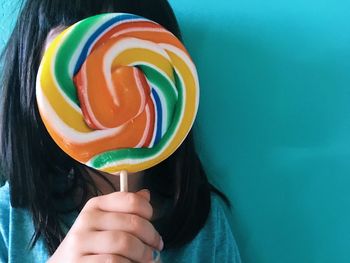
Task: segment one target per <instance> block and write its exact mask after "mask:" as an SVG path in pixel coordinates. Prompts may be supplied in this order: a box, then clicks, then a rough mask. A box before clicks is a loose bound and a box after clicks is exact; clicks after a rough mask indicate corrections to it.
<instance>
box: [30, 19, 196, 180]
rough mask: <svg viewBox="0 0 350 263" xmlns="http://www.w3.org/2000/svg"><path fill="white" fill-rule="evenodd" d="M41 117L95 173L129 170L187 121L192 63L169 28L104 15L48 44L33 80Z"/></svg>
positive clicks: (172, 144) (183, 130)
mask: <svg viewBox="0 0 350 263" xmlns="http://www.w3.org/2000/svg"><path fill="white" fill-rule="evenodd" d="M36 97H37V103H38V108H39V112H40V115H41V118H42V120H43V122H44V124H45V127H46V128H47V130H48V132H49V134H50V135H51V137H52V138H53V139H54V141H55V142H56V143H57V144H58V146H59V147H60V148H61V149H63V150H64V151H65V152H66V153H67V154H69V155H70V156H71V157H72V158H74V159H76V160H77V161H79V162H81V163H83V164H85V165H87V166H89V167H92V168H94V169H98V170H100V171H104V172H108V173H112V174H116V173H119V172H120V171H123V170H125V171H128V172H137V171H141V170H144V169H147V168H149V167H152V166H154V165H156V164H158V163H159V162H161V161H163V160H164V159H166V158H167V157H169V156H170V155H171V154H172V153H173V152H174V151H175V150H176V149H177V148H178V147H179V146H180V144H181V143H182V142H183V140H184V139H185V137H186V136H187V134H188V132H189V130H190V129H191V127H192V124H193V122H194V119H195V116H196V113H197V108H198V101H199V84H198V77H197V72H196V68H195V66H194V64H193V62H192V60H191V58H190V56H189V54H188V52H187V51H186V49H185V47H184V46H183V45H182V43H181V42H180V40H178V39H177V38H176V37H175V36H174V35H173V34H172V33H171V32H169V31H167V30H166V29H164V28H163V27H162V26H160V25H159V24H157V23H155V22H153V21H151V20H148V19H145V18H143V17H140V16H136V15H132V14H125V13H109V14H101V15H97V16H93V17H89V18H87V19H84V20H82V21H79V22H78V23H76V24H74V25H72V26H70V27H68V28H67V29H66V30H64V31H63V32H62V33H61V34H59V35H58V36H57V37H56V38H55V39H54V40H53V41H52V43H51V44H50V45H49V47H48V48H47V50H46V51H45V54H44V56H43V58H42V61H41V64H40V67H39V71H38V75H37V84H36Z"/></svg>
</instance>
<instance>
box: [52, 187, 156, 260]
mask: <svg viewBox="0 0 350 263" xmlns="http://www.w3.org/2000/svg"><path fill="white" fill-rule="evenodd" d="M149 201H150V193H149V191H148V190H141V191H139V192H137V193H129V192H128V193H126V192H114V193H111V194H107V195H102V196H97V197H93V198H91V199H90V200H89V201H88V202H87V203H86V204H85V206H84V208H83V209H82V210H81V212H80V214H79V215H78V217H77V219H76V221H75V223H74V224H73V226H72V227H71V229H70V230H69V232H68V233H67V235H66V237H65V238H64V240H63V241H62V242H61V244H60V246H59V247H58V248H57V250H56V251H55V253H54V254H53V255H52V257H51V258H50V259H49V261H48V263H56V262H57V263H61V262H65V263H77V262H79V263H80V262H82V263H95V262H96V263H97V262H110V263H112V262H115V263H117V262H118V263H119V262H123V263H124V262H140V263H143V262H152V260H153V255H154V254H156V253H158V251H160V250H162V249H163V241H162V239H161V237H160V235H159V233H158V232H157V231H156V230H155V228H154V227H153V225H152V224H151V223H150V219H151V217H152V213H153V209H152V206H151V204H150V202H149ZM158 254H159V253H158Z"/></svg>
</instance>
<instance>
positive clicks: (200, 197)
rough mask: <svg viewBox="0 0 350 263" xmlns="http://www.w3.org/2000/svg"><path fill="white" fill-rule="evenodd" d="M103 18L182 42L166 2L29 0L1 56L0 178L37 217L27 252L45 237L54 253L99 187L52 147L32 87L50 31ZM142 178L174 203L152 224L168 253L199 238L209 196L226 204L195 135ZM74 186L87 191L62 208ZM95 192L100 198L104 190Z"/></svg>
mask: <svg viewBox="0 0 350 263" xmlns="http://www.w3.org/2000/svg"><path fill="white" fill-rule="evenodd" d="M106 12H126V13H133V14H137V15H141V16H143V17H146V18H148V19H151V20H154V21H156V22H158V23H159V24H161V25H163V26H164V27H165V28H167V29H168V30H169V31H171V32H173V33H174V34H175V35H176V36H177V37H178V38H179V39H181V34H180V30H179V27H178V23H177V21H176V18H175V15H174V13H173V10H172V9H171V7H170V5H169V3H168V2H167V1H166V0H110V1H101V0H45V1H42V0H28V1H26V2H25V3H24V4H23V6H21V11H20V14H19V17H18V20H17V23H16V25H15V27H14V30H13V32H12V34H11V36H10V38H9V41H8V42H7V45H6V46H5V49H4V51H3V53H2V56H1V60H2V62H3V75H2V82H1V86H2V96H1V120H0V121H1V124H0V125H1V128H0V153H1V154H0V165H1V171H2V174H1V177H2V179H3V180H6V181H8V182H9V185H10V199H11V205H12V206H13V207H22V208H27V209H29V211H30V213H31V215H32V219H33V223H34V228H35V233H33V237H32V240H31V245H30V247H31V248H33V246H34V245H35V243H36V241H37V240H38V238H39V237H40V235H43V237H44V242H45V245H46V247H47V249H48V251H49V253H50V254H51V255H52V254H53V253H54V252H55V250H56V249H57V247H58V246H59V244H60V242H61V241H62V240H63V238H64V232H63V230H62V228H61V225H60V222H61V215H62V214H63V213H68V212H71V211H73V210H78V211H79V210H80V209H81V208H82V207H83V206H84V204H85V203H86V201H87V189H88V188H87V187H88V185H91V186H94V183H93V181H92V179H91V178H90V177H89V176H88V175H87V173H84V172H83V169H82V166H83V165H82V164H80V163H78V162H77V161H75V160H73V159H72V158H71V157H69V156H68V155H66V154H65V153H64V152H63V151H62V150H61V149H60V148H59V147H58V146H57V145H56V144H55V143H54V141H53V140H52V138H51V137H50V135H49V134H48V132H47V130H46V128H45V127H44V125H43V122H42V120H41V118H40V115H39V113H38V108H37V104H36V97H35V81H36V74H37V70H38V67H39V63H40V60H41V51H42V49H43V46H44V43H45V39H46V37H47V35H48V33H49V32H50V30H51V29H53V28H55V27H59V26H70V25H71V24H73V23H75V22H77V21H79V20H81V19H84V18H86V17H89V16H92V15H96V14H99V13H106ZM5 62H6V63H5ZM72 173H73V175H75V176H73V180H70V179H69V178H70V177H69V176H67V175H69V174H72ZM145 174H146V175H145V177H146V179H147V180H146V182H147V187H148V188H149V189H150V190H151V193H155V192H156V193H157V194H159V195H160V196H162V197H164V198H168V199H170V200H172V203H173V205H172V206H171V208H170V209H169V211H168V212H167V213H166V215H165V216H164V217H162V218H161V219H160V220H158V221H157V222H155V225H156V228H157V229H158V231H159V232H160V234H161V235H162V237H163V239H164V243H165V248H172V247H178V246H181V245H183V244H185V243H187V242H189V241H190V240H192V239H193V238H194V237H195V236H196V234H197V233H198V232H199V231H200V229H201V228H202V227H203V225H204V224H205V221H206V219H207V217H208V213H209V210H210V193H211V191H214V192H216V193H218V194H219V195H221V196H222V197H223V198H224V200H225V201H226V202H227V203H228V200H227V198H226V197H225V196H224V195H223V194H222V193H221V192H220V191H218V190H217V189H216V188H215V187H213V186H212V185H211V184H210V183H209V182H208V179H207V176H206V174H205V171H204V170H203V167H202V164H201V162H200V159H199V158H198V155H197V153H196V151H195V146H194V139H193V132H192V131H191V132H190V133H189V135H188V136H187V138H186V139H185V140H184V142H183V143H182V145H181V146H180V147H179V148H178V150H177V151H176V152H175V153H173V154H172V155H171V156H170V157H169V158H168V159H166V160H165V161H163V162H162V163H160V164H159V165H157V166H155V167H153V168H151V169H148V170H146V171H145ZM101 176H102V177H103V175H101ZM103 178H104V177H103ZM104 179H105V180H107V181H108V179H107V178H104ZM110 184H111V183H110ZM111 185H112V184H111ZM58 186H64V187H58ZM77 188H81V189H82V192H83V195H82V198H81V201H80V202H79V203H78V204H75V205H73V206H72V207H70V208H67V207H65V208H62V207H60V206H59V204H60V203H61V202H60V201H62V200H63V199H65V198H69V197H71V196H72V193H74V191H75V190H76V189H77ZM94 189H95V194H96V195H97V194H98V191H99V190H98V189H97V188H96V187H94ZM189 211H191V213H189Z"/></svg>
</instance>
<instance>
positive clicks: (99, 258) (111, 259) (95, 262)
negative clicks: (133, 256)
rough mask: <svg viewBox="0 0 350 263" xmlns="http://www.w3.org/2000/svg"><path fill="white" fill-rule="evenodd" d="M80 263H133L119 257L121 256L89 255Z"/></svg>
mask: <svg viewBox="0 0 350 263" xmlns="http://www.w3.org/2000/svg"><path fill="white" fill-rule="evenodd" d="M79 262H80V263H100V262H105V263H107V262H108V263H131V262H132V261H130V260H129V259H127V258H125V257H122V256H119V255H110V254H109V255H108V254H105V255H87V256H83V257H82V258H81V259H80V261H79Z"/></svg>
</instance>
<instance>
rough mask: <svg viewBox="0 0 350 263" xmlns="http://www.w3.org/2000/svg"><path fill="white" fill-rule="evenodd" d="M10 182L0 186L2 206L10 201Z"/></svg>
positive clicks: (0, 202)
mask: <svg viewBox="0 0 350 263" xmlns="http://www.w3.org/2000/svg"><path fill="white" fill-rule="evenodd" d="M9 188H10V187H9V184H8V182H5V184H3V185H2V186H0V207H2V206H3V205H5V204H6V205H7V204H8V202H9V201H10V189H9Z"/></svg>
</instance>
